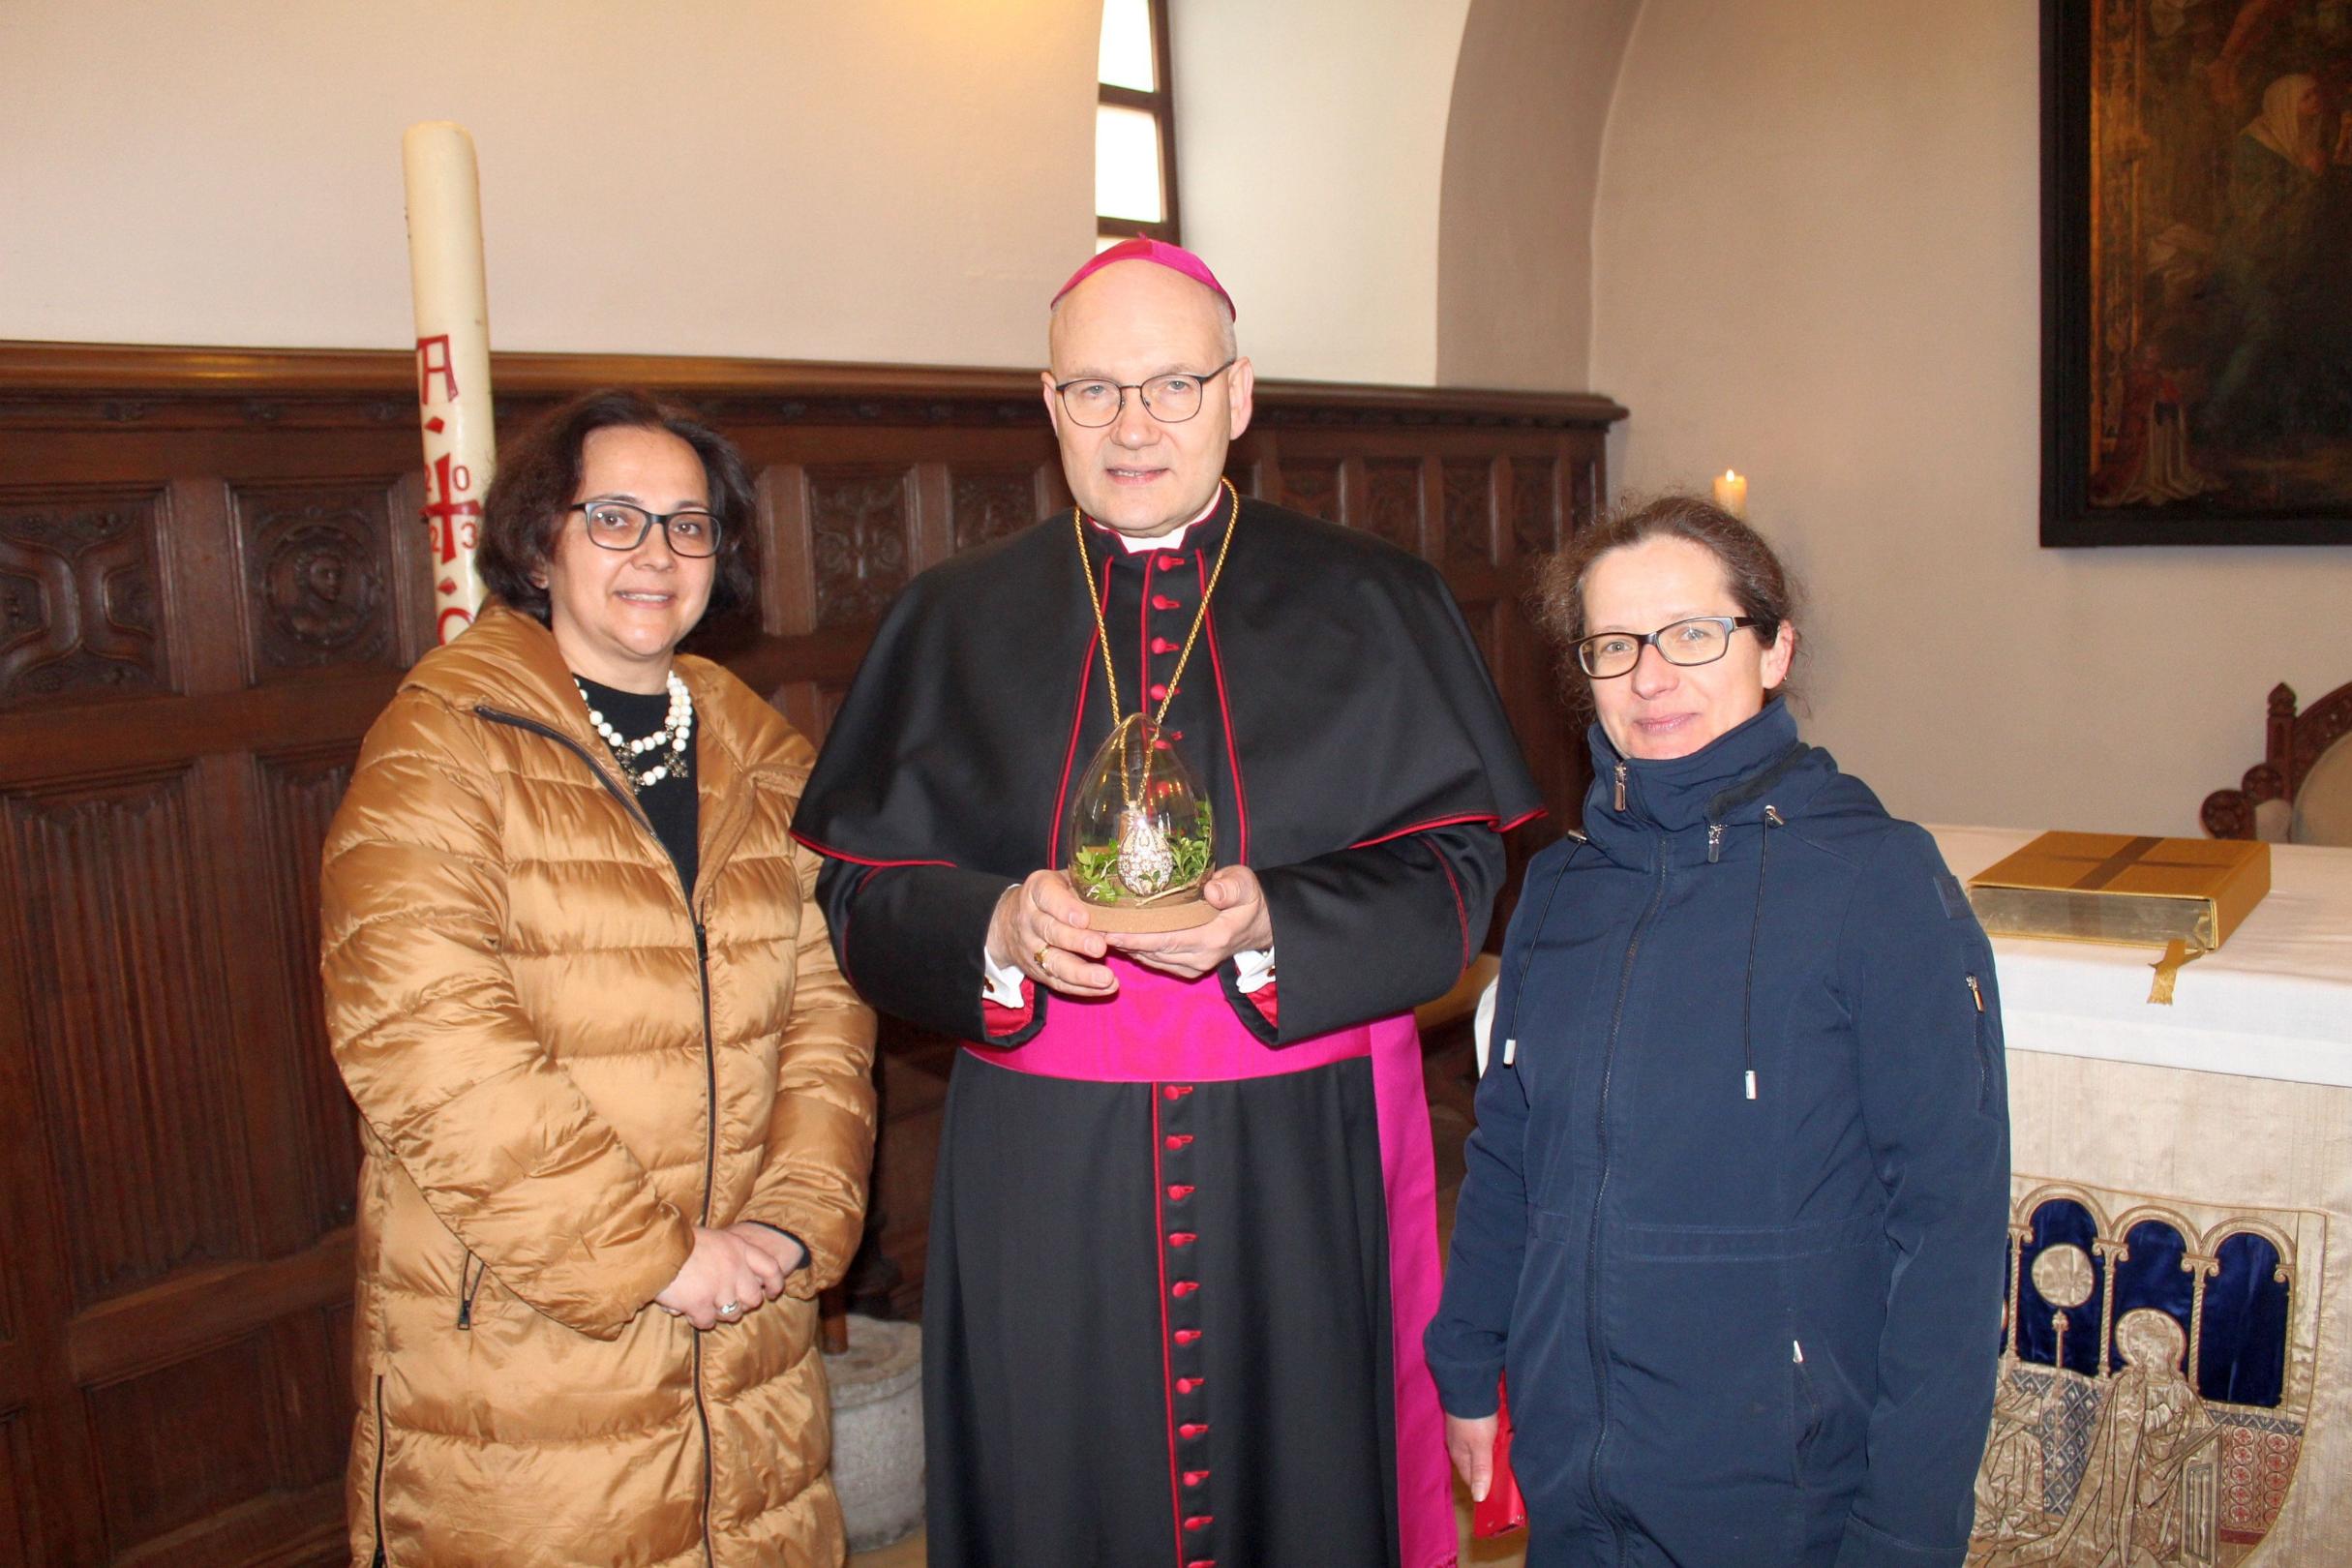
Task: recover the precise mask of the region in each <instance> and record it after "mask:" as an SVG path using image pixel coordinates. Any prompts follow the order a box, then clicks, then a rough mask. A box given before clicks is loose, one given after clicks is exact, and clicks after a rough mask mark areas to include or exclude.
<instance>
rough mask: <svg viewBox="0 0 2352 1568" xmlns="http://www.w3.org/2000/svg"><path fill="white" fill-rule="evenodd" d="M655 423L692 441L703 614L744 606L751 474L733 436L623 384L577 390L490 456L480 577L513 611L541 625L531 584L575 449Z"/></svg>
mask: <svg viewBox="0 0 2352 1568" xmlns="http://www.w3.org/2000/svg"><path fill="white" fill-rule="evenodd" d="M614 429H628V430H659V431H667V432H668V433H669V434H671V435H673V436H675V437H678V439H679V440H681V441H684V442H685V443H686V444H687V445H688V446H691V447H693V448H694V455H695V456H696V457H699V458H701V459H702V460H703V478H704V481H705V483H706V484H708V485H709V493H710V515H711V516H712V517H714V518H716V519H717V520H718V555H717V557H716V558H715V559H713V561H712V562H711V566H712V572H711V581H710V605H709V609H708V610H706V611H705V612H704V616H705V618H709V617H711V616H723V615H726V614H728V613H729V612H730V611H734V610H737V609H739V608H741V607H742V606H744V605H747V604H749V603H751V601H752V598H753V596H754V594H755V593H756V592H757V591H758V588H759V557H758V553H757V550H758V545H757V534H758V531H759V530H758V528H757V525H756V522H755V519H756V518H757V516H758V512H759V500H758V498H757V497H756V496H755V495H754V493H753V491H752V486H751V471H750V470H749V469H748V468H746V467H744V466H743V458H742V455H741V454H740V453H739V452H738V451H736V449H735V443H734V442H732V441H730V440H729V439H727V437H724V436H721V435H720V434H719V433H718V432H717V431H715V430H712V429H711V428H710V427H709V425H706V424H704V423H703V421H702V419H701V417H700V416H699V415H697V414H696V413H695V412H694V410H692V409H691V408H687V407H683V406H681V405H678V404H675V403H664V402H661V401H660V400H658V399H656V398H654V397H652V396H650V395H648V394H647V393H644V392H638V391H633V390H630V389H628V388H625V387H604V388H602V389H600V390H598V391H594V392H588V393H585V394H583V395H582V396H580V397H577V398H574V399H573V400H572V401H571V402H569V403H567V404H564V405H563V406H562V407H559V408H556V409H554V410H552V411H551V412H549V413H548V414H547V415H546V416H545V417H544V418H542V419H540V420H539V421H538V422H537V423H535V424H533V425H532V426H530V428H529V429H528V430H526V431H525V432H524V433H523V434H522V435H521V436H519V437H516V438H515V439H514V440H513V441H512V442H510V443H508V444H507V445H506V446H505V447H503V448H502V449H501V450H500V451H499V453H498V477H497V478H496V479H494V480H492V481H491V485H490V496H489V498H487V499H486V500H485V501H484V502H483V503H482V551H481V556H480V558H479V562H478V563H479V565H480V568H481V573H482V581H483V583H485V584H486V585H488V587H489V588H490V591H491V592H493V593H495V594H497V595H498V597H499V598H501V599H503V600H505V601H506V602H507V603H508V604H510V605H512V606H513V607H514V608H515V609H517V610H520V611H522V612H523V613H524V614H525V615H528V616H530V617H532V618H535V619H536V620H537V621H538V622H539V623H540V624H541V625H543V626H544V625H545V624H547V589H545V588H541V587H540V586H538V585H537V584H536V583H533V582H532V581H531V577H532V575H533V574H534V573H542V572H545V571H546V569H547V561H548V558H549V557H550V556H551V555H553V554H554V552H555V548H556V540H557V538H558V535H559V534H560V533H561V532H562V529H563V526H564V524H565V523H566V522H567V521H569V519H570V516H571V513H570V511H569V508H570V506H571V504H572V498H573V495H574V493H575V492H577V491H578V490H579V488H580V465H581V454H582V453H583V452H584V451H585V450H586V449H587V447H588V437H590V436H592V435H594V434H595V433H596V432H597V431H600V430H614Z"/></svg>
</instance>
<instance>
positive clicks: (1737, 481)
mask: <svg viewBox="0 0 2352 1568" xmlns="http://www.w3.org/2000/svg"><path fill="white" fill-rule="evenodd" d="M1715 504H1716V505H1718V506H1720V507H1722V508H1723V509H1724V510H1725V511H1727V512H1729V513H1731V514H1732V515H1733V516H1734V517H1745V516H1747V515H1748V476H1747V475H1746V474H1744V473H1738V472H1735V471H1734V470H1733V469H1730V468H1726V469H1724V470H1723V471H1722V472H1721V473H1719V474H1717V475H1715Z"/></svg>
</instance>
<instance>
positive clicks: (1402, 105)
mask: <svg viewBox="0 0 2352 1568" xmlns="http://www.w3.org/2000/svg"><path fill="white" fill-rule="evenodd" d="M1469 3H1470V0H1280V3H1269V0H1182V3H1181V4H1179V5H1178V6H1177V7H1176V8H1175V11H1174V12H1173V13H1172V18H1173V28H1172V34H1171V36H1172V39H1173V42H1174V45H1175V53H1176V144H1177V153H1178V159H1179V169H1178V178H1179V179H1180V181H1181V182H1182V184H1181V189H1182V192H1183V198H1184V204H1185V205H1184V214H1183V216H1184V237H1185V243H1186V244H1188V245H1190V246H1191V247H1192V248H1193V249H1195V250H1197V251H1199V252H1200V253H1201V255H1202V256H1205V257H1207V258H1208V261H1209V264H1210V265H1211V266H1213V267H1215V268H1216V269H1217V273H1218V276H1219V277H1220V278H1221V280H1223V282H1224V284H1225V286H1226V287H1227V288H1229V289H1231V290H1232V293H1233V298H1234V302H1235V304H1236V305H1238V306H1239V307H1240V311H1241V319H1240V327H1241V341H1242V346H1243V347H1244V348H1245V349H1246V350H1247V351H1248V352H1249V353H1250V354H1251V356H1252V358H1253V359H1254V360H1255V361H1256V364H1257V366H1258V369H1259V370H1260V371H1261V372H1262V373H1264V374H1266V375H1269V376H1295V377H1309V378H1312V379H1317V380H1338V381H1395V382H1403V383H1408V384H1418V385H1422V386H1428V385H1430V384H1431V383H1432V381H1433V380H1434V379H1435V378H1436V375H1437V324H1436V297H1437V210H1438V190H1439V186H1440V182H1441V180H1442V178H1443V175H1444V166H1445V137H1446V119H1447V115H1448V113H1449V110H1450V109H1451V106H1452V103H1453V87H1454V62H1455V57H1456V55H1457V54H1458V52H1459V51H1460V47H1461V44H1462V18H1463V16H1464V15H1465V14H1466V13H1467V11H1468V8H1469Z"/></svg>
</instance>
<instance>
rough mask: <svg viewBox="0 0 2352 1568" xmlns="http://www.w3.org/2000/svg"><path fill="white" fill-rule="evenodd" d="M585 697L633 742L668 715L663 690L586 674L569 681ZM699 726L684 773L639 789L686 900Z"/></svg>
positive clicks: (690, 883) (692, 856) (641, 762)
mask: <svg viewBox="0 0 2352 1568" xmlns="http://www.w3.org/2000/svg"><path fill="white" fill-rule="evenodd" d="M573 678H574V679H575V680H577V681H579V682H580V686H581V689H582V690H584V691H586V692H587V693H588V707H590V708H592V709H595V710H596V711H597V712H599V713H602V714H603V715H604V721H605V722H606V723H607V724H610V725H611V726H612V727H613V728H614V729H616V730H618V731H619V732H620V734H621V737H622V738H623V739H629V740H637V739H643V738H644V737H646V736H648V735H651V734H652V733H653V732H654V731H655V730H658V729H660V728H661V727H662V723H663V721H664V720H666V719H667V718H669V716H670V694H669V693H668V692H667V691H656V692H641V691H619V690H616V689H615V688H614V687H611V686H607V685H604V684H602V683H601V682H598V681H594V680H590V679H589V678H588V677H586V676H584V675H577V674H575V675H574V676H573ZM701 729H702V727H701V726H700V725H697V726H696V727H695V732H696V733H695V737H694V739H692V740H690V741H688V742H687V746H686V762H687V770H686V772H685V773H684V774H682V775H681V774H678V773H672V774H670V775H669V776H668V777H666V778H664V779H662V780H661V782H660V783H658V784H647V785H643V786H641V787H639V789H638V791H637V803H638V804H639V805H641V806H643V807H644V808H645V813H646V820H647V821H648V822H650V823H651V824H652V825H653V836H654V837H656V838H658V839H660V840H661V847H662V848H663V849H666V850H668V851H669V852H670V859H672V860H674V861H676V862H677V864H678V883H679V885H680V886H682V887H683V888H684V889H685V890H686V891H687V893H688V894H689V896H690V895H691V894H692V893H693V891H694V873H695V868H696V865H697V861H698V857H697V850H696V846H695V841H694V834H695V828H696V804H695V788H694V769H693V763H694V753H695V750H696V748H698V747H699V746H700V745H701V744H702V734H701ZM620 766H621V767H622V768H623V769H625V770H627V771H630V772H643V771H644V770H645V769H648V768H649V767H651V766H652V762H651V759H650V758H649V757H641V758H639V759H638V761H637V766H636V767H635V768H634V769H630V768H628V767H627V765H626V764H622V765H620Z"/></svg>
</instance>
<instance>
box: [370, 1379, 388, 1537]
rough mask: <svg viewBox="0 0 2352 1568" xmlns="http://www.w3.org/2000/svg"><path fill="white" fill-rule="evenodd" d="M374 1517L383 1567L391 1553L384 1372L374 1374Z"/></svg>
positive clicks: (372, 1505)
mask: <svg viewBox="0 0 2352 1568" xmlns="http://www.w3.org/2000/svg"><path fill="white" fill-rule="evenodd" d="M370 1507H371V1509H372V1511H373V1512H374V1514H375V1517H376V1561H377V1565H378V1568H385V1565H388V1564H389V1563H390V1562H391V1561H392V1554H391V1553H388V1552H386V1551H385V1550H384V1374H383V1373H382V1372H377V1374H376V1483H375V1488H374V1499H373V1501H372V1502H371V1504H370Z"/></svg>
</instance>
